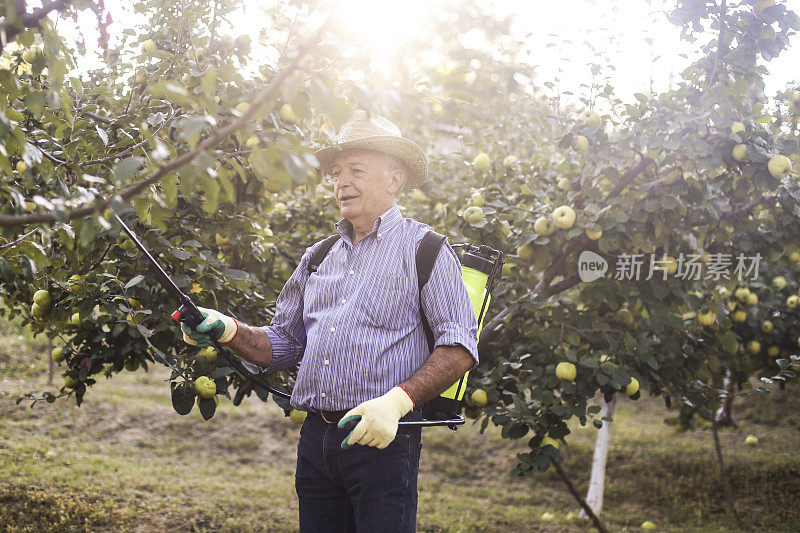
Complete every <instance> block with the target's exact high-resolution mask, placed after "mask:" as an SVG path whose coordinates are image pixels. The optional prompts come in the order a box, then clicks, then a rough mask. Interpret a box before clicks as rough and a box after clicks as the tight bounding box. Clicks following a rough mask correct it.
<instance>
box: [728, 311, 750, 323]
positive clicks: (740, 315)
mask: <svg viewBox="0 0 800 533" xmlns="http://www.w3.org/2000/svg"><path fill="white" fill-rule="evenodd" d="M731 319H732V320H733V321H734V322H745V321H746V320H747V313H745V312H744V311H742V310H741V309H740V310H738V311H736V312H734V313H733V315H731Z"/></svg>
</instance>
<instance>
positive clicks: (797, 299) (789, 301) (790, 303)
mask: <svg viewBox="0 0 800 533" xmlns="http://www.w3.org/2000/svg"><path fill="white" fill-rule="evenodd" d="M798 305H800V296H797V295H796V294H792V295H791V296H789V297H788V298H786V307H788V308H789V309H796V308H797V306H798Z"/></svg>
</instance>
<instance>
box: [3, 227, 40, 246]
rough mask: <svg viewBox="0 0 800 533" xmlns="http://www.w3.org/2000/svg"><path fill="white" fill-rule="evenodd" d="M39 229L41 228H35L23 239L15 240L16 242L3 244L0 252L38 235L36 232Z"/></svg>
mask: <svg viewBox="0 0 800 533" xmlns="http://www.w3.org/2000/svg"><path fill="white" fill-rule="evenodd" d="M37 229H39V228H33V229H32V230H30V231H29V232H28V233H26V234H25V235H23V236H22V237H20V238H19V239H17V240H15V241H11V242H7V243H5V244H2V245H0V250H4V249H6V248H11V247H12V246H14V245H15V244H18V243H20V242H22V241H24V240H25V239H27V238H28V237H30V236H31V235H33V234H34V233H36V230H37Z"/></svg>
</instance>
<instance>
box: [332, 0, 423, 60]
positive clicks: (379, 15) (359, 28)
mask: <svg viewBox="0 0 800 533" xmlns="http://www.w3.org/2000/svg"><path fill="white" fill-rule="evenodd" d="M430 5H431V2H429V1H428V2H426V1H422V0H406V1H404V2H397V1H394V0H342V1H341V3H340V5H339V8H338V11H337V14H336V18H335V22H334V25H335V31H336V33H338V34H339V36H340V38H342V39H343V40H344V41H345V42H349V43H350V44H353V45H358V46H360V47H364V48H366V49H367V50H369V51H370V54H371V55H372V62H373V64H375V66H381V67H387V66H388V65H387V62H388V61H389V60H390V59H391V58H392V56H394V55H395V54H396V53H397V52H399V51H400V50H401V49H402V48H403V46H404V45H405V44H406V43H408V41H409V40H411V39H412V38H413V37H415V36H417V33H418V32H420V31H422V30H423V28H424V24H425V21H426V19H427V18H428V16H429V14H430Z"/></svg>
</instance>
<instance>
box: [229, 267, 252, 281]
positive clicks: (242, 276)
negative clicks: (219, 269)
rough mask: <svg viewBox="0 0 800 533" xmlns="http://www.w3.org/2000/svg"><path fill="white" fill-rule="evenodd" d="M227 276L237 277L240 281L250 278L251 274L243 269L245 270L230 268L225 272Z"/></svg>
mask: <svg viewBox="0 0 800 533" xmlns="http://www.w3.org/2000/svg"><path fill="white" fill-rule="evenodd" d="M223 274H224V275H225V277H226V278H230V279H235V280H239V281H244V280H247V279H250V275H249V274H248V273H247V272H245V271H243V270H235V269H233V268H229V269H227V270H225V272H223Z"/></svg>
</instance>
